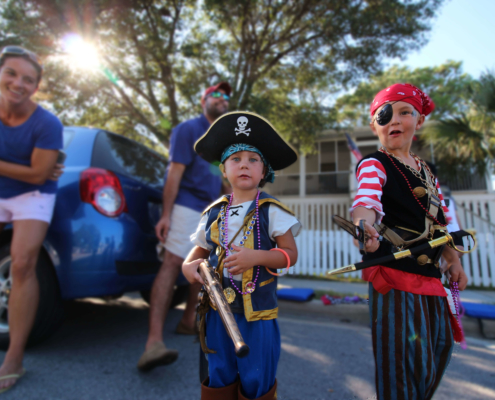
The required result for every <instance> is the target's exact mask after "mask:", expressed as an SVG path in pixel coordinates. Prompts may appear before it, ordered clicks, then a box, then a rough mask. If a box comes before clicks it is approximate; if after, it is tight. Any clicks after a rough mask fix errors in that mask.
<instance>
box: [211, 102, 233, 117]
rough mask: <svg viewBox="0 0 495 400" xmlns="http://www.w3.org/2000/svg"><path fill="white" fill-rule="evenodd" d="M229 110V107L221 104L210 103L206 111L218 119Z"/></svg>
mask: <svg viewBox="0 0 495 400" xmlns="http://www.w3.org/2000/svg"><path fill="white" fill-rule="evenodd" d="M228 110H229V108H228V107H224V106H221V105H220V104H210V105H207V107H206V113H207V114H208V116H209V117H210V118H211V119H213V120H215V119H217V118H218V117H221V116H222V115H223V114H225V113H226V112H227V111H228Z"/></svg>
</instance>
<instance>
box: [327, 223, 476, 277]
mask: <svg viewBox="0 0 495 400" xmlns="http://www.w3.org/2000/svg"><path fill="white" fill-rule="evenodd" d="M356 228H357V227H356ZM346 230H347V229H346ZM351 234H352V233H351ZM353 236H354V235H353ZM465 236H471V237H472V238H473V241H474V246H473V248H472V249H471V247H469V249H468V251H462V250H459V249H458V248H457V247H456V246H455V244H454V240H455V239H460V238H462V237H465ZM445 244H448V245H449V246H451V247H453V248H454V249H455V250H457V251H459V252H461V253H470V252H472V251H473V250H474V249H475V248H476V244H477V242H476V238H475V237H474V236H473V235H472V234H471V233H469V232H466V231H457V232H452V233H446V232H445V236H442V237H439V238H438V239H433V240H430V241H429V242H427V243H423V244H422V245H419V246H416V247H413V248H411V249H408V250H402V251H398V252H396V253H393V254H390V255H387V256H383V257H380V258H375V259H373V260H368V261H362V262H359V263H356V264H351V265H346V266H345V267H341V268H337V269H334V270H332V271H328V272H327V275H328V276H332V275H337V274H343V273H346V272H353V271H359V270H361V269H365V268H368V267H373V266H375V265H384V264H386V263H389V262H390V261H394V260H400V259H401V258H406V257H409V256H411V255H413V254H418V253H421V252H425V251H427V250H430V249H433V248H435V247H439V246H443V245H445Z"/></svg>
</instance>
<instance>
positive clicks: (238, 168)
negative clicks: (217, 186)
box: [223, 151, 264, 190]
mask: <svg viewBox="0 0 495 400" xmlns="http://www.w3.org/2000/svg"><path fill="white" fill-rule="evenodd" d="M224 166H225V170H224V172H223V176H224V178H227V180H228V181H229V182H230V184H231V185H232V187H233V188H234V189H241V190H251V189H255V188H257V187H258V185H259V183H260V181H261V179H263V176H264V173H263V172H264V171H263V170H264V164H263V161H262V160H261V157H260V155H259V154H258V153H254V152H252V151H239V152H237V153H234V154H232V155H231V156H230V157H229V158H227V159H226V160H225V162H224Z"/></svg>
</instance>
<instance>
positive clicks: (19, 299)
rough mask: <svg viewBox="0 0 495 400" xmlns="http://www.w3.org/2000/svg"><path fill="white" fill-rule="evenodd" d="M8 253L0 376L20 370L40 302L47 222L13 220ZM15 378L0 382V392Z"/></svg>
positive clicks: (12, 382) (10, 384)
mask: <svg viewBox="0 0 495 400" xmlns="http://www.w3.org/2000/svg"><path fill="white" fill-rule="evenodd" d="M13 224H14V235H13V238H12V245H11V248H10V254H11V257H12V263H11V269H10V276H11V277H12V291H11V293H10V297H9V330H10V345H9V349H8V350H7V354H6V355H5V359H4V361H3V364H2V366H1V367H0V377H1V376H4V375H8V374H17V373H20V372H21V371H22V360H23V358H24V349H25V347H26V343H27V339H28V337H29V333H30V332H31V328H32V327H33V323H34V318H35V317H36V311H37V310H38V302H39V284H38V279H37V278H36V262H37V260H38V255H39V252H40V248H41V245H42V243H43V240H44V239H45V236H46V231H47V229H48V223H47V222H43V221H37V220H21V221H14V222H13ZM15 382H16V379H7V380H4V381H0V389H2V388H5V387H8V386H12V385H13V384H14V383H15Z"/></svg>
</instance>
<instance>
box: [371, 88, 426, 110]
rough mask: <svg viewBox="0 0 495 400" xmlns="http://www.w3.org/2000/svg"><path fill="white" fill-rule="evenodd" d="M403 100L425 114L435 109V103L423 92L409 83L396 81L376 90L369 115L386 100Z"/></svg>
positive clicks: (386, 101)
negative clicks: (378, 90) (380, 89)
mask: <svg viewBox="0 0 495 400" xmlns="http://www.w3.org/2000/svg"><path fill="white" fill-rule="evenodd" d="M396 101H404V102H406V103H409V104H411V105H412V106H413V107H414V108H415V109H416V110H418V111H419V113H420V114H423V115H425V116H427V115H428V114H430V113H431V112H432V111H433V110H434V109H435V103H433V100H432V99H431V98H430V97H429V96H428V95H427V94H425V93H423V92H422V91H421V90H420V89H418V88H417V87H416V86H414V85H411V84H410V83H405V84H404V83H396V84H394V85H392V86H389V87H388V88H386V89H383V90H382V91H380V92H378V94H377V95H376V96H375V98H374V99H373V102H372V103H371V105H370V114H371V117H373V115H374V114H375V111H376V110H377V109H378V108H380V107H381V106H382V105H384V104H385V103H388V102H396Z"/></svg>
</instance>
